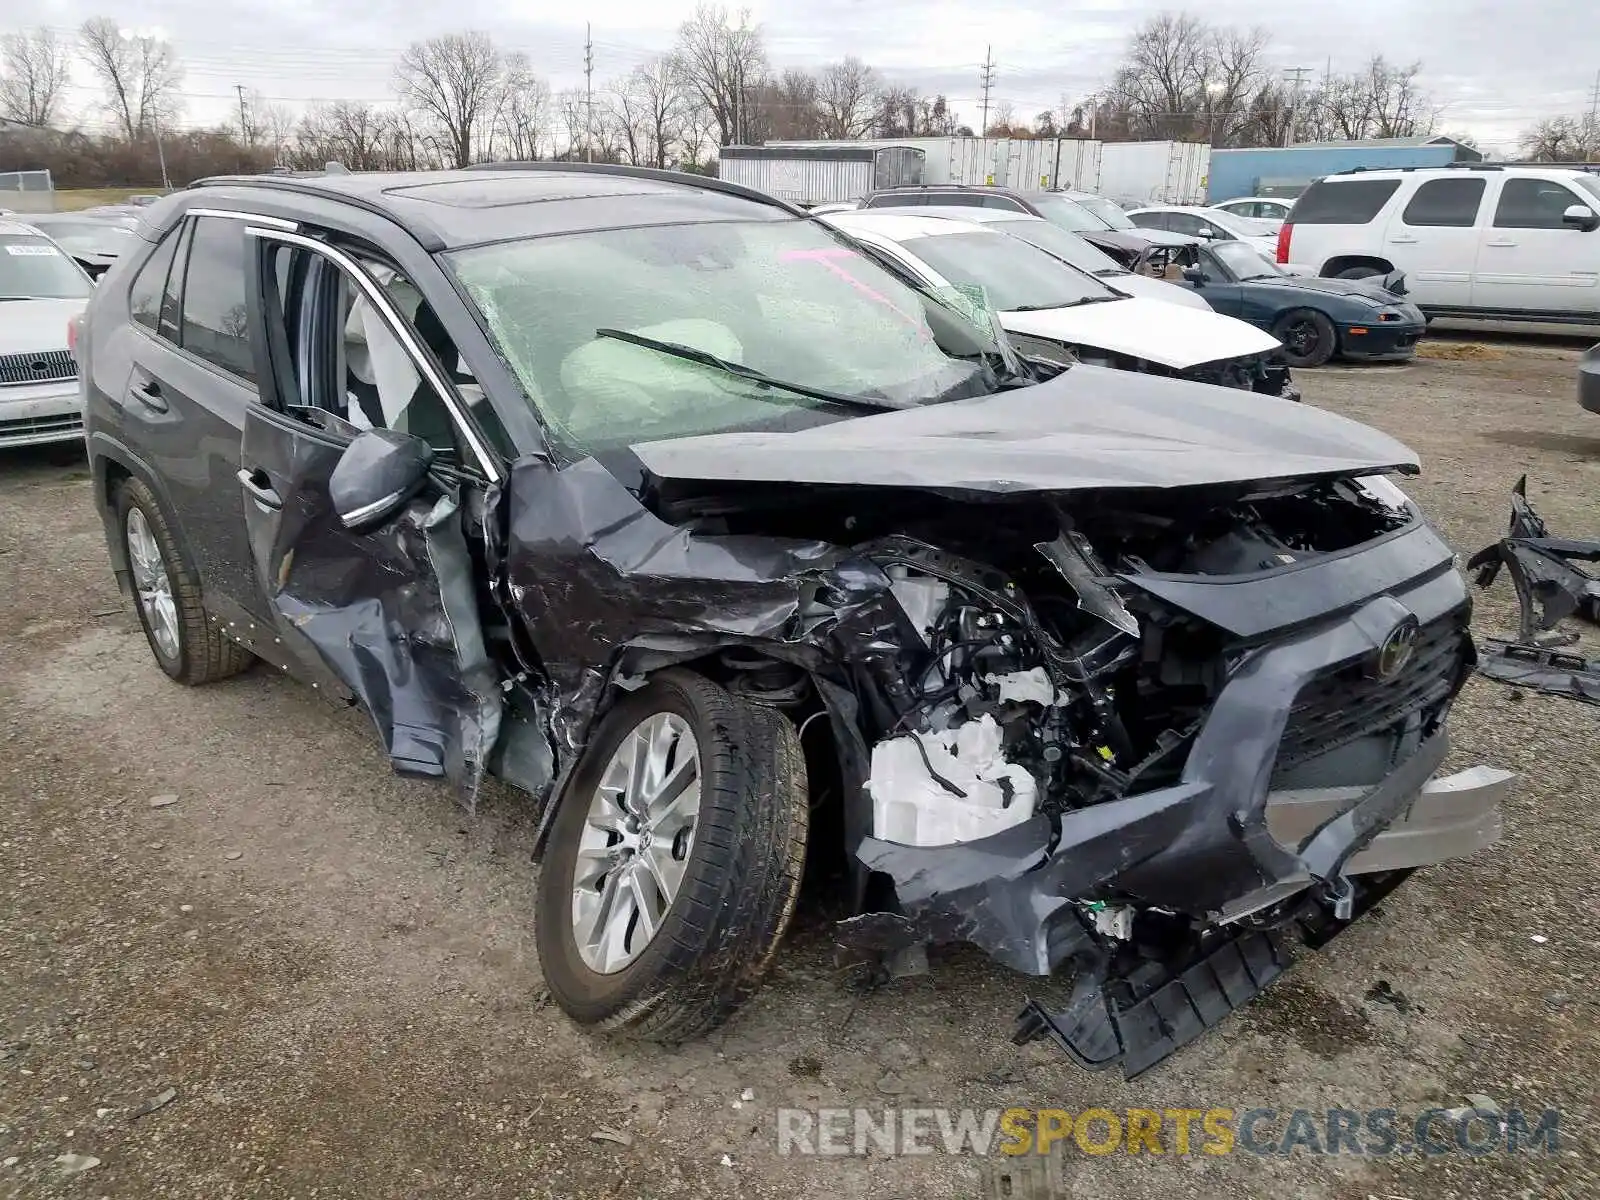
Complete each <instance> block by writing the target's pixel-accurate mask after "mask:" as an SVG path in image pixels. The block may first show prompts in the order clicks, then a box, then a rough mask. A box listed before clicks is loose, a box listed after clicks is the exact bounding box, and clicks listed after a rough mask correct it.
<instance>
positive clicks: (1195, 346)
mask: <svg viewBox="0 0 1600 1200" xmlns="http://www.w3.org/2000/svg"><path fill="white" fill-rule="evenodd" d="M821 220H823V221H825V222H826V223H828V224H829V225H832V226H833V227H834V228H835V229H838V230H839V231H840V232H841V233H843V234H845V235H846V236H847V237H849V238H850V239H851V240H852V241H854V242H855V243H856V244H857V245H858V246H860V247H862V249H864V250H865V251H866V252H867V253H868V254H871V255H873V256H874V257H876V258H878V259H879V260H880V261H882V262H884V263H885V265H888V266H890V267H891V268H893V269H895V270H897V271H899V272H900V273H901V274H903V275H907V276H910V277H911V278H912V279H914V280H916V281H918V282H920V283H921V284H923V285H924V286H927V287H933V288H951V287H954V286H957V285H977V286H978V287H981V288H983V289H984V292H985V293H986V295H987V297H988V300H989V302H990V303H991V304H992V305H993V306H994V308H995V309H997V310H998V312H999V317H1000V324H1001V325H1002V326H1003V327H1004V329H1005V330H1006V332H1007V333H1009V334H1011V335H1012V340H1013V341H1014V342H1015V343H1016V344H1017V348H1018V350H1020V351H1021V352H1022V353H1024V354H1026V355H1028V356H1029V357H1035V358H1043V359H1046V360H1054V361H1058V362H1071V361H1073V360H1074V359H1076V360H1077V361H1082V362H1093V363H1097V364H1101V365H1105V366H1112V367H1121V368H1125V369H1129V370H1136V371H1148V370H1156V371H1160V372H1161V373H1172V374H1178V375H1182V376H1184V377H1186V378H1190V379H1196V380H1199V381H1201V382H1210V383H1221V384H1226V385H1228V386H1233V387H1242V388H1246V389H1249V390H1253V391H1260V392H1266V393H1268V394H1272V395H1282V396H1286V397H1291V398H1298V393H1296V392H1295V390H1294V387H1293V384H1292V383H1291V382H1290V380H1289V372H1288V368H1287V367H1284V366H1281V365H1279V364H1278V362H1277V355H1276V351H1278V350H1279V348H1280V347H1279V344H1278V342H1277V340H1276V339H1275V338H1273V337H1272V336H1270V335H1269V334H1266V333H1263V332H1262V331H1261V330H1259V329H1257V328H1255V327H1254V326H1253V325H1247V324H1245V323H1244V322H1243V321H1239V320H1235V319H1234V318H1233V317H1225V316H1222V315H1220V314H1218V313H1214V312H1203V311H1200V310H1197V309H1193V308H1186V307H1183V306H1182V305H1177V304H1169V303H1167V302H1165V301H1160V300H1147V299H1142V298H1139V297H1136V296H1130V295H1128V294H1127V293H1125V292H1122V291H1119V290H1117V289H1116V288H1115V287H1112V286H1109V285H1108V284H1107V283H1105V282H1103V281H1101V280H1099V279H1096V278H1095V277H1094V276H1093V275H1090V274H1089V273H1088V272H1086V271H1080V270H1078V269H1077V268H1076V267H1071V266H1068V265H1067V264H1066V263H1064V262H1062V261H1061V260H1060V259H1058V258H1056V257H1054V256H1052V255H1050V254H1048V253H1046V252H1045V251H1043V250H1040V249H1039V248H1038V247H1036V246H1032V245H1030V244H1029V243H1027V242H1025V241H1022V240H1021V239H1020V238H1015V237H1010V236H1008V235H1006V234H1003V233H997V232H995V231H994V230H992V229H985V228H984V227H983V226H981V225H977V224H973V223H970V222H966V221H956V220H950V219H948V218H945V217H922V216H901V215H899V214H895V213H881V212H876V211H873V210H871V209H863V210H861V211H860V212H847V213H830V214H829V215H827V216H825V217H822V218H821ZM1064 352H1065V356H1063V354H1064Z"/></svg>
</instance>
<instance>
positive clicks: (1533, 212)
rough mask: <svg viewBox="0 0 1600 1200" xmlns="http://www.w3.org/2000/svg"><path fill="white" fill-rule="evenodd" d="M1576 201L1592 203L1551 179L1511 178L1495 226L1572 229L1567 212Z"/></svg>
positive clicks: (1578, 202) (1498, 227)
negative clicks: (1567, 219) (1567, 220)
mask: <svg viewBox="0 0 1600 1200" xmlns="http://www.w3.org/2000/svg"><path fill="white" fill-rule="evenodd" d="M1574 204H1590V207H1593V205H1592V203H1590V202H1589V201H1588V200H1587V199H1586V198H1580V197H1579V196H1578V194H1577V193H1576V192H1574V191H1573V190H1572V189H1571V188H1569V187H1565V186H1564V185H1562V184H1559V183H1556V182H1554V181H1553V180H1549V179H1508V180H1506V182H1505V186H1504V187H1503V188H1502V189H1501V190H1500V203H1499V205H1498V206H1496V208H1495V210H1494V224H1495V228H1496V229H1570V228H1572V226H1570V225H1568V224H1567V223H1566V220H1565V216H1564V214H1565V213H1566V211H1567V209H1569V208H1571V207H1572V206H1573V205H1574Z"/></svg>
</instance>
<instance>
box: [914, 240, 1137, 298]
mask: <svg viewBox="0 0 1600 1200" xmlns="http://www.w3.org/2000/svg"><path fill="white" fill-rule="evenodd" d="M900 244H901V245H902V246H904V247H905V248H906V251H907V252H908V253H910V254H912V255H915V256H916V257H917V258H920V259H921V260H922V261H923V262H925V263H927V264H928V265H929V266H930V267H932V268H933V269H934V270H935V271H936V272H938V273H939V274H940V275H941V276H943V277H944V278H945V279H947V280H949V281H950V282H951V283H958V284H959V283H966V284H976V285H977V286H979V287H981V288H983V289H985V290H986V291H987V292H988V293H989V300H990V302H991V303H992V304H993V305H994V307H996V308H997V309H999V310H1000V311H1002V312H1007V311H1015V310H1017V309H1040V308H1065V307H1066V306H1067V305H1069V304H1079V303H1082V302H1083V301H1085V300H1111V299H1115V298H1116V295H1115V293H1114V292H1112V290H1111V289H1110V288H1108V287H1107V286H1106V285H1105V284H1103V283H1101V282H1100V281H1099V280H1098V279H1095V278H1094V277H1093V276H1092V275H1088V274H1086V273H1084V272H1082V271H1077V270H1074V269H1073V268H1071V267H1069V266H1067V265H1066V264H1064V263H1062V262H1060V261H1058V260H1057V259H1055V258H1052V257H1051V256H1050V255H1048V254H1046V253H1045V252H1044V251H1042V250H1039V249H1036V248H1035V247H1033V246H1030V245H1028V243H1026V242H1022V241H1018V240H1017V239H1016V238H1011V237H1007V236H1006V235H1005V234H1003V233H990V232H988V231H987V230H973V231H972V232H971V233H944V234H938V235H936V236H933V237H919V238H906V239H905V240H904V241H903V242H901V243H900Z"/></svg>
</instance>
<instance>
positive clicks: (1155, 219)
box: [1128, 212, 1172, 229]
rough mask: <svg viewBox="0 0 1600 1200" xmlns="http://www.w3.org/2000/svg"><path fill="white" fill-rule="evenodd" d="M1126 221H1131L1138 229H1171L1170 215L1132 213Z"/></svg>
mask: <svg viewBox="0 0 1600 1200" xmlns="http://www.w3.org/2000/svg"><path fill="white" fill-rule="evenodd" d="M1128 220H1130V221H1132V222H1133V223H1134V224H1135V225H1137V226H1138V227H1139V228H1140V229H1168V228H1170V227H1171V225H1170V222H1171V220H1172V215H1171V214H1170V213H1161V212H1142V213H1134V214H1133V215H1131V216H1130V217H1129V218H1128Z"/></svg>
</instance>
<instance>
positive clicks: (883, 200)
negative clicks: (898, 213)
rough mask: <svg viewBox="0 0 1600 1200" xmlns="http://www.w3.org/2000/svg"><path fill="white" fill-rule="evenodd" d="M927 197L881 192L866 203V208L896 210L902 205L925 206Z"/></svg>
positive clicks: (916, 194)
mask: <svg viewBox="0 0 1600 1200" xmlns="http://www.w3.org/2000/svg"><path fill="white" fill-rule="evenodd" d="M927 202H928V197H927V196H926V195H924V194H923V193H922V192H906V193H905V194H903V195H902V194H901V193H899V192H881V193H879V194H878V195H876V196H873V197H871V198H870V199H869V200H868V201H867V207H868V208H898V207H900V206H901V205H904V204H926V203H927Z"/></svg>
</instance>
